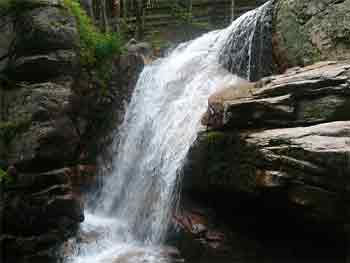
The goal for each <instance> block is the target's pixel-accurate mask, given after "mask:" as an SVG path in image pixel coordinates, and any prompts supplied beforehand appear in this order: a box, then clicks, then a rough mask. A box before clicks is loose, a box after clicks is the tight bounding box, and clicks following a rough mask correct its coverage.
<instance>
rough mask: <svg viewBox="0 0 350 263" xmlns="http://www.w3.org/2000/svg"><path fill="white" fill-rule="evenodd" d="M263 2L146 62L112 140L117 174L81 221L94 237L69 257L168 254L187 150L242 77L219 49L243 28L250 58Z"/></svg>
mask: <svg viewBox="0 0 350 263" xmlns="http://www.w3.org/2000/svg"><path fill="white" fill-rule="evenodd" d="M264 6H266V4H265V5H264ZM264 6H263V7H261V8H259V9H257V10H254V11H250V12H248V13H246V14H245V15H243V16H241V17H240V18H238V19H237V20H235V21H234V22H233V23H232V24H231V25H230V26H229V27H228V28H226V29H223V30H218V31H213V32H210V33H207V34H204V35H203V36H201V37H199V38H197V39H195V40H193V41H190V42H187V43H184V44H181V45H179V46H178V47H177V48H176V49H175V50H174V51H172V52H171V53H170V54H169V55H168V56H167V57H165V58H161V59H158V60H156V61H155V62H154V63H152V64H150V65H148V66H146V67H145V69H144V70H143V72H142V73H141V75H140V77H139V80H138V82H137V85H136V88H135V91H134V94H133V96H132V100H131V102H130V104H129V106H128V108H127V111H126V116H125V119H124V122H123V124H122V127H121V128H120V129H119V131H118V134H115V136H116V137H117V138H119V139H118V140H116V142H115V143H114V145H112V146H111V147H112V149H111V151H112V152H114V153H115V154H114V155H113V156H114V157H113V163H112V167H113V168H112V174H110V175H109V176H105V181H104V184H103V189H102V193H101V195H100V197H99V199H98V200H97V201H96V202H97V203H96V204H97V208H95V209H94V210H93V211H87V212H86V215H85V216H86V219H85V222H84V223H83V224H82V231H83V232H84V233H86V235H87V237H86V239H87V240H89V239H91V240H90V241H85V242H83V243H82V244H79V245H77V246H76V247H75V251H74V253H73V256H72V257H71V258H69V259H68V262H74V263H116V262H118V263H125V262H132V263H138V262H145V263H147V262H152V263H157V262H168V258H167V254H166V253H164V247H162V244H163V243H164V240H165V238H166V233H167V228H168V225H169V222H170V220H171V215H172V211H173V209H174V206H175V205H176V200H177V194H176V193H177V185H178V182H179V181H180V180H181V176H180V174H181V168H182V165H183V162H184V161H185V158H186V154H187V152H188V150H189V148H190V146H191V145H192V143H193V142H194V141H195V139H196V136H197V133H198V131H199V130H200V129H201V124H200V119H201V116H202V115H203V113H204V112H205V111H206V108H207V99H208V97H209V95H210V94H211V93H213V92H214V91H216V90H217V89H218V88H220V87H222V86H224V85H227V84H232V83H234V82H235V81H237V77H236V76H235V75H232V74H231V73H230V72H228V71H227V70H226V69H225V68H224V67H223V66H222V65H221V63H220V57H221V58H222V56H223V53H222V52H224V50H225V47H227V45H228V44H229V45H232V41H231V40H232V38H235V35H239V38H240V41H243V42H242V43H240V46H241V47H242V50H241V53H240V54H237V56H241V60H243V59H248V60H249V59H250V55H251V48H252V47H251V41H252V38H253V34H254V31H255V27H256V20H257V19H258V17H259V14H260V13H263V10H264ZM242 28H246V30H243V31H242ZM242 32H243V33H242ZM242 34H245V37H244V38H242ZM243 53H244V54H243ZM249 65H250V63H248V68H247V69H246V71H247V74H248V76H247V77H248V78H249V72H250V70H249V68H250V66H249Z"/></svg>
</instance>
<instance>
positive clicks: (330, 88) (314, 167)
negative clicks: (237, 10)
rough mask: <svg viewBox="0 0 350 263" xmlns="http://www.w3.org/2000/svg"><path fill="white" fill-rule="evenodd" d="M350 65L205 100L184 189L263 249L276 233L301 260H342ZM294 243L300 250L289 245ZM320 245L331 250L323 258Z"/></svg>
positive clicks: (293, 72) (347, 213)
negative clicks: (255, 235)
mask: <svg viewBox="0 0 350 263" xmlns="http://www.w3.org/2000/svg"><path fill="white" fill-rule="evenodd" d="M349 66H350V65H349V64H348V63H347V62H338V63H336V62H322V63H317V64H314V65H311V66H308V67H304V68H293V69H290V70H288V71H287V72H286V73H285V74H282V75H277V76H272V77H270V78H268V79H264V80H262V81H259V82H257V83H246V82H244V83H245V84H244V85H236V86H232V87H228V89H231V90H232V89H234V88H237V89H238V90H237V91H235V92H227V90H221V91H219V92H217V93H216V94H214V95H213V96H212V97H210V98H209V109H208V111H207V113H206V114H205V116H204V118H203V122H204V123H205V124H206V126H207V127H206V129H203V130H202V131H201V132H200V133H199V134H198V138H197V141H196V142H195V143H194V145H193V146H192V148H191V150H190V152H189V155H188V158H187V162H186V164H185V167H184V181H183V192H184V193H187V194H190V195H192V196H197V199H200V200H202V202H203V201H204V202H206V203H210V204H212V207H213V208H215V209H216V210H217V211H219V212H220V213H223V214H224V216H225V217H226V218H229V220H232V222H233V224H239V225H241V226H243V227H247V226H248V228H249V229H251V230H248V231H247V232H248V233H250V231H254V232H256V233H261V235H262V236H261V237H260V238H262V239H263V240H266V242H270V241H271V240H270V239H269V238H267V237H270V236H273V239H275V240H279V242H277V243H278V244H273V246H276V245H277V246H280V245H281V246H282V247H293V246H296V248H295V249H296V250H295V251H299V252H298V253H300V255H301V256H302V258H301V259H302V260H304V259H305V258H303V256H306V255H308V258H312V259H322V258H323V257H326V256H327V257H329V260H328V259H327V260H328V261H325V262H335V261H336V260H344V258H345V253H346V251H347V250H346V248H345V244H346V239H347V236H348V235H349V233H348V228H347V225H348V222H349V220H350V209H349V207H350V203H349V200H350V189H349V185H350V181H349V174H350V159H349V157H350V147H349V145H350V144H349V143H350V111H349V103H350V93H349V88H350V82H349V76H350V71H349V69H350V67H349ZM239 89H243V90H241V91H240V90H239ZM246 89H248V90H246ZM198 196H199V197H198ZM237 218H240V219H239V220H240V222H239V223H237V222H236V221H237ZM260 231H261V232H260ZM299 238H300V239H302V240H305V241H306V243H305V244H304V243H303V241H300V242H301V243H300V242H299V241H297V242H296V240H299ZM292 240H294V241H295V242H294V243H293V241H292ZM308 242H311V243H312V244H317V245H310V244H307V243H308ZM323 246H326V247H328V250H327V251H322V252H320V250H319V248H320V247H323ZM292 253H294V252H292ZM337 255H338V256H337ZM284 259H285V258H284ZM337 262H338V261H337ZM339 262H343V261H339Z"/></svg>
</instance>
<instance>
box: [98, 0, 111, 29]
mask: <svg viewBox="0 0 350 263" xmlns="http://www.w3.org/2000/svg"><path fill="white" fill-rule="evenodd" d="M100 27H101V30H102V31H103V32H108V31H109V28H108V27H109V25H108V17H107V5H106V0H101V2H100Z"/></svg>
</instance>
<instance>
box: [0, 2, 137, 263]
mask: <svg viewBox="0 0 350 263" xmlns="http://www.w3.org/2000/svg"><path fill="white" fill-rule="evenodd" d="M21 4H22V2H21ZM23 5H24V6H25V8H23V10H22V11H21V12H20V13H19V14H16V16H11V15H9V17H4V18H3V17H2V18H1V19H0V20H1V23H2V22H4V27H2V28H1V29H0V57H2V56H5V55H7V54H8V55H9V56H6V57H5V59H1V61H0V168H1V169H2V170H4V171H6V170H7V171H8V174H9V176H10V177H11V180H10V182H9V183H6V184H5V183H2V184H1V185H0V187H1V189H0V190H1V191H0V192H1V194H2V198H0V210H1V211H0V215H1V217H2V218H1V220H0V221H3V222H4V224H3V228H2V229H1V231H0V242H1V244H0V246H1V247H3V248H4V249H3V251H0V252H3V255H1V256H0V258H1V260H3V261H1V262H4V263H14V262H26V263H27V262H35V263H38V262H51V260H53V259H56V256H57V255H56V253H57V252H58V249H57V248H58V247H59V246H60V245H61V244H62V243H63V242H64V241H65V240H67V239H68V238H69V237H71V236H72V235H74V234H75V232H76V230H77V228H78V226H79V224H80V222H82V220H83V219H84V217H83V203H84V198H83V196H82V194H81V192H84V191H87V190H88V189H89V188H90V187H93V185H94V183H95V180H96V177H95V172H96V158H97V156H98V155H99V154H100V153H101V152H102V151H103V149H104V148H105V145H106V144H107V143H110V142H111V140H112V138H111V137H110V132H111V130H113V129H115V128H117V125H118V123H120V122H121V121H122V119H123V115H124V110H125V105H126V103H127V102H128V100H129V99H130V96H131V93H132V89H133V87H134V84H135V82H136V78H137V75H138V73H139V72H140V71H141V69H142V67H143V59H142V57H141V56H139V54H138V53H133V54H125V55H122V56H119V57H115V58H113V59H112V61H111V65H110V67H109V70H110V72H108V74H106V75H108V77H104V79H101V77H100V75H99V74H98V72H97V71H98V69H90V70H87V69H85V68H83V67H82V66H81V65H80V61H79V59H78V58H79V53H78V51H79V50H78V46H79V42H78V41H79V35H78V30H77V25H76V21H75V18H74V17H73V16H72V15H71V14H70V13H69V12H68V11H67V10H66V9H65V8H64V7H63V6H62V2H61V1H57V0H23ZM2 25H3V23H2ZM65 167H69V168H65Z"/></svg>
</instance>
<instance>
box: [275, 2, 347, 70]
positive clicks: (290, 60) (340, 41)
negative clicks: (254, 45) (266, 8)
mask: <svg viewBox="0 0 350 263" xmlns="http://www.w3.org/2000/svg"><path fill="white" fill-rule="evenodd" d="M349 11H350V1H348V0H341V1H333V0H311V1H304V0H296V1H288V0H280V1H277V5H276V9H275V29H274V36H273V46H274V54H275V58H276V60H277V61H276V62H277V63H278V64H279V66H280V68H281V70H283V69H286V68H288V67H291V66H297V65H299V66H302V65H309V64H312V63H315V62H318V61H321V60H341V59H349V58H350V52H349V39H350V12H349Z"/></svg>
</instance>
